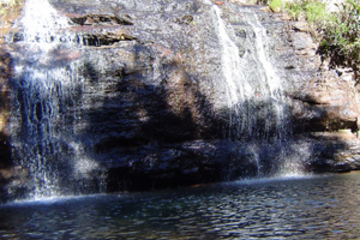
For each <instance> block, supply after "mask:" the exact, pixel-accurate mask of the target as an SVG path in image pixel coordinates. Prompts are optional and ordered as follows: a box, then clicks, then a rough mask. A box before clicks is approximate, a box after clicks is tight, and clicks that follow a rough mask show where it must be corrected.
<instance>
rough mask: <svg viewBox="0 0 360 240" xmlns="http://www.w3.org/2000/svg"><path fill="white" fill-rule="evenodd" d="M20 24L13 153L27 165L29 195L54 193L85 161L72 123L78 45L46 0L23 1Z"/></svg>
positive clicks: (75, 117)
mask: <svg viewBox="0 0 360 240" xmlns="http://www.w3.org/2000/svg"><path fill="white" fill-rule="evenodd" d="M39 9H41V11H39ZM20 27H22V28H23V29H24V30H23V35H21V36H16V39H14V42H16V44H15V46H16V48H18V50H17V55H16V54H14V55H13V58H14V59H15V62H14V65H15V77H14V78H13V79H12V82H13V86H14V89H15V90H16V96H15V97H14V108H13V113H12V115H13V119H12V143H13V146H14V155H15V158H16V159H17V161H18V162H19V165H21V166H23V167H25V168H26V169H28V170H29V175H30V177H31V178H32V180H31V181H30V185H31V186H28V187H29V191H30V197H32V198H42V197H50V196H51V197H52V196H57V195H60V194H63V193H66V192H67V191H68V189H67V188H69V187H70V186H66V185H67V184H66V181H67V180H69V179H71V178H74V174H75V172H79V169H80V172H81V168H83V169H86V168H87V167H89V166H83V165H84V161H85V160H84V158H85V156H84V153H83V151H82V146H81V144H79V143H78V142H77V140H76V137H75V131H76V129H75V127H74V126H75V125H76V124H77V121H79V118H80V115H79V114H78V111H79V110H78V109H77V107H76V102H77V100H78V99H77V97H78V96H77V95H78V94H77V92H78V88H79V84H78V82H79V81H80V79H79V76H78V68H79V66H78V65H79V61H78V60H77V58H78V57H79V56H80V55H81V51H82V50H81V48H82V46H81V44H79V43H78V41H77V38H74V37H72V36H71V35H69V34H68V33H66V31H64V30H66V28H68V27H69V25H68V23H67V20H66V18H64V17H62V16H59V15H58V13H57V12H56V10H55V9H53V8H52V6H51V5H50V4H49V3H48V1H42V0H30V1H26V4H25V6H24V17H23V18H22V20H21V22H20ZM85 162H86V163H89V164H90V162H91V161H85ZM89 164H85V165H89ZM90 165H91V164H90ZM95 167H96V166H95ZM64 186H65V187H64ZM70 193H72V191H70Z"/></svg>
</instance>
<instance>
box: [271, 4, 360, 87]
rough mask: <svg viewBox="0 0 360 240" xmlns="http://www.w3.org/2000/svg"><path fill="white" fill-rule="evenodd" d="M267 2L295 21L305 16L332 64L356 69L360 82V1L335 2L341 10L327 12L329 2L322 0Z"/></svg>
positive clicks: (356, 79) (272, 8)
mask: <svg viewBox="0 0 360 240" xmlns="http://www.w3.org/2000/svg"><path fill="white" fill-rule="evenodd" d="M267 4H268V5H269V7H270V9H271V10H272V11H274V12H280V11H285V12H287V13H289V15H290V16H291V17H292V19H293V20H300V19H304V18H305V19H306V20H307V22H308V23H309V26H310V28H309V30H310V31H311V33H312V34H313V35H314V36H315V38H316V39H317V40H318V41H319V43H320V48H319V52H320V53H321V54H322V55H323V56H324V58H328V59H329V62H330V67H333V68H336V67H339V66H340V67H350V68H352V69H353V71H354V73H355V81H356V83H357V84H358V83H360V56H359V55H360V0H346V1H344V2H343V3H342V4H335V5H336V6H337V8H338V11H337V12H327V11H326V3H322V2H320V1H319V0H294V1H285V0H271V1H268V2H267Z"/></svg>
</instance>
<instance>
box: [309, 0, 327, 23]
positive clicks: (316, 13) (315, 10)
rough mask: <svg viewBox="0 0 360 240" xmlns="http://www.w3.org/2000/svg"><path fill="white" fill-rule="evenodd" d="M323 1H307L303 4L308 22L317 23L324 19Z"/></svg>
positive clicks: (325, 15)
mask: <svg viewBox="0 0 360 240" xmlns="http://www.w3.org/2000/svg"><path fill="white" fill-rule="evenodd" d="M325 5H326V4H325V3H320V2H316V1H314V2H307V4H306V5H305V14H306V19H307V20H308V22H309V23H315V22H316V23H319V22H323V21H326V17H327V14H326V12H325Z"/></svg>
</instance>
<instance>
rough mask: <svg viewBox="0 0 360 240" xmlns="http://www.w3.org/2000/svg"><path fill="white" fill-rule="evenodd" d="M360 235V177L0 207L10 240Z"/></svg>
mask: <svg viewBox="0 0 360 240" xmlns="http://www.w3.org/2000/svg"><path fill="white" fill-rule="evenodd" d="M359 236H360V173H353V174H343V175H332V176H325V177H308V178H301V179H272V180H271V179H270V180H269V179H268V180H258V181H239V182H232V183H228V184H217V185H211V186H204V187H197V188H187V189H179V190H169V191H158V192H151V193H132V194H119V195H94V196H89V197H78V198H60V199H55V200H54V199H53V200H48V201H39V202H21V203H12V204H6V205H2V206H0V238H5V239H225V238H227V239H233V238H234V239H257V238H268V239H286V238H287V239H301V238H306V239H340V238H341V239H343V238H346V239H348V238H351V239H354V238H357V237H359Z"/></svg>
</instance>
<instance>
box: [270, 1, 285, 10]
mask: <svg viewBox="0 0 360 240" xmlns="http://www.w3.org/2000/svg"><path fill="white" fill-rule="evenodd" d="M269 7H270V9H271V10H272V11H273V12H280V11H281V10H282V8H283V1H282V0H272V1H271V2H270V4H269Z"/></svg>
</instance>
